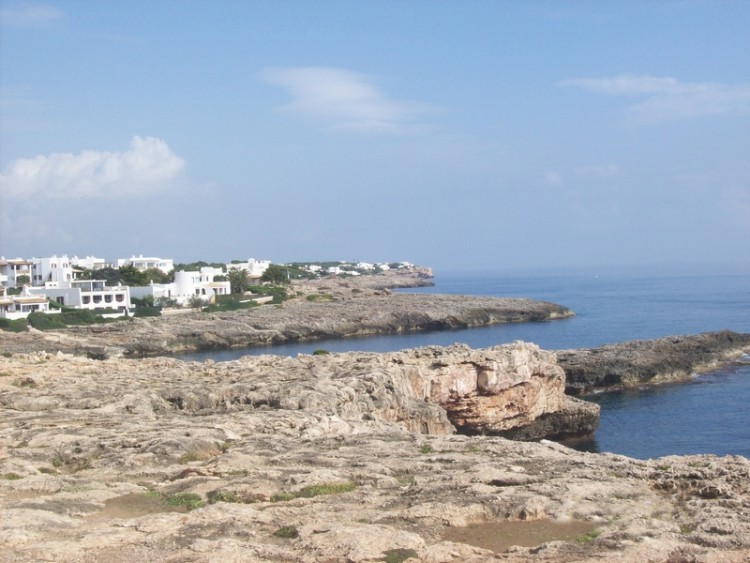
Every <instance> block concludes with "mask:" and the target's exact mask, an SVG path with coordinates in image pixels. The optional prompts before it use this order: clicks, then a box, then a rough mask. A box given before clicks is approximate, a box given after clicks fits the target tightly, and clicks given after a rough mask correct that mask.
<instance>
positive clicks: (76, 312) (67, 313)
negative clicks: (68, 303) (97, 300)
mask: <svg viewBox="0 0 750 563" xmlns="http://www.w3.org/2000/svg"><path fill="white" fill-rule="evenodd" d="M59 316H60V317H61V321H62V322H63V323H65V324H66V325H92V324H96V323H101V322H104V319H102V318H101V317H100V316H97V315H96V314H94V313H93V312H92V311H89V310H88V309H65V310H63V312H62V313H60V315H59Z"/></svg>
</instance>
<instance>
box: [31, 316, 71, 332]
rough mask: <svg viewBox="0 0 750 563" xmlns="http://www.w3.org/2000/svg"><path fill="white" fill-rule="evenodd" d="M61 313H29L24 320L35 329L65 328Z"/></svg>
mask: <svg viewBox="0 0 750 563" xmlns="http://www.w3.org/2000/svg"><path fill="white" fill-rule="evenodd" d="M61 317H62V313H60V314H59V315H48V314H47V313H37V312H34V313H29V316H28V317H26V321H27V322H28V323H29V324H30V325H31V326H33V327H34V328H35V329H37V330H55V329H58V328H65V326H66V325H65V323H64V322H63V321H62V318H61Z"/></svg>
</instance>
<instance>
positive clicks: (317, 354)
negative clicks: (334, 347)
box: [313, 348, 330, 356]
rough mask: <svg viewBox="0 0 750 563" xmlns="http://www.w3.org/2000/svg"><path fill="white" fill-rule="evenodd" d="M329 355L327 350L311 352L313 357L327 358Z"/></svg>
mask: <svg viewBox="0 0 750 563" xmlns="http://www.w3.org/2000/svg"><path fill="white" fill-rule="evenodd" d="M328 354H330V352H329V351H328V350H323V349H322V348H319V349H317V350H315V351H314V352H313V356H327V355H328Z"/></svg>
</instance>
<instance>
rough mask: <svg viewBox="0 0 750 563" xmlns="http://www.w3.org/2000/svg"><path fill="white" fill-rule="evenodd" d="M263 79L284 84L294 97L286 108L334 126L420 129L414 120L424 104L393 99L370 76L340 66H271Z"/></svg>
mask: <svg viewBox="0 0 750 563" xmlns="http://www.w3.org/2000/svg"><path fill="white" fill-rule="evenodd" d="M261 78H262V79H263V80H264V81H266V82H267V83H269V84H274V85H277V86H282V87H283V88H286V90H287V91H288V92H289V94H291V96H292V98H293V100H292V102H290V103H289V104H286V105H284V106H282V109H284V110H286V111H289V112H293V113H296V114H299V115H302V116H304V117H309V118H314V119H319V120H321V121H323V122H325V123H327V124H328V126H329V127H331V128H333V129H344V130H353V131H361V132H369V133H406V132H414V131H415V130H417V129H419V127H420V126H419V125H418V124H416V123H414V119H415V118H416V117H417V116H418V115H419V114H421V113H423V112H425V111H426V110H427V108H426V107H425V106H424V105H420V104H415V103H409V102H402V101H397V100H392V99H390V98H388V97H387V96H386V95H385V94H383V93H382V92H381V91H380V90H379V89H378V88H376V87H375V86H374V85H373V84H372V81H371V79H370V78H369V77H368V76H365V75H363V74H359V73H356V72H352V71H349V70H345V69H339V68H323V67H301V68H275V69H267V70H265V71H263V72H262V73H261Z"/></svg>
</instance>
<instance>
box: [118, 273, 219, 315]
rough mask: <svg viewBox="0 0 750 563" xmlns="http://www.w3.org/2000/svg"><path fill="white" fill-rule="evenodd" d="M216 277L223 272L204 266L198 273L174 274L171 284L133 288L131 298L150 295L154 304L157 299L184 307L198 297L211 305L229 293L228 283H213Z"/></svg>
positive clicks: (155, 284)
mask: <svg viewBox="0 0 750 563" xmlns="http://www.w3.org/2000/svg"><path fill="white" fill-rule="evenodd" d="M218 275H224V270H222V269H221V268H212V267H210V266H205V267H203V268H201V269H200V272H184V271H179V272H175V273H174V282H172V283H152V284H151V285H148V286H146V287H133V288H130V290H131V295H132V296H133V297H137V298H140V299H142V298H144V297H146V296H147V295H150V296H151V297H153V299H154V301H155V302H157V301H158V300H159V299H174V300H175V301H176V302H177V303H178V304H180V305H183V306H184V305H188V304H189V303H190V300H191V299H192V298H193V297H200V298H201V299H204V300H205V301H207V302H209V303H213V302H214V301H215V300H216V297H217V296H219V295H229V293H230V292H231V288H230V284H229V282H228V281H214V278H215V277H216V276H218Z"/></svg>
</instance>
